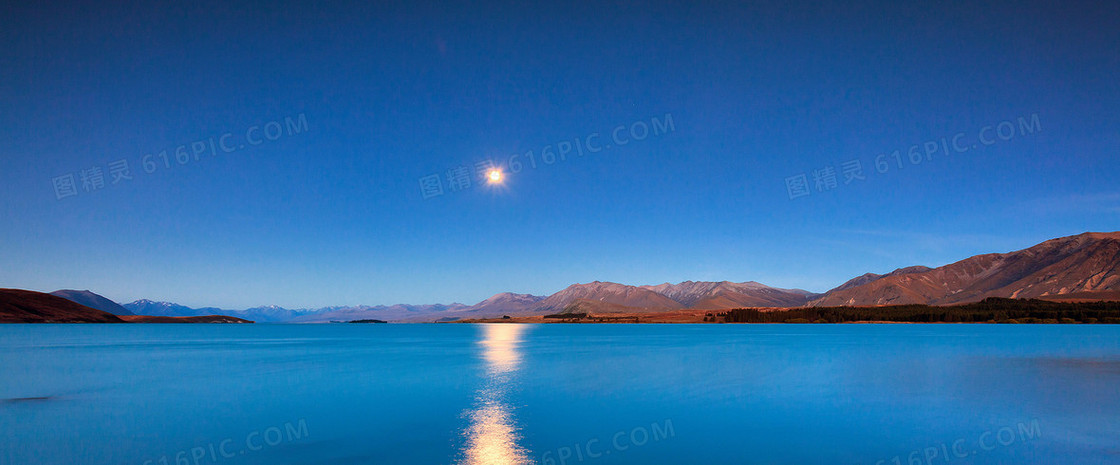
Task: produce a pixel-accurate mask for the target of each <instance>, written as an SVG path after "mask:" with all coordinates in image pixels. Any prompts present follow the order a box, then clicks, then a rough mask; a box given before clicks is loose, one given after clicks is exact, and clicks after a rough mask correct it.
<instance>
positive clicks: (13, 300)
mask: <svg viewBox="0 0 1120 465" xmlns="http://www.w3.org/2000/svg"><path fill="white" fill-rule="evenodd" d="M0 323H124V321H123V320H121V319H120V318H118V317H117V316H116V315H113V314H112V313H109V312H104V311H101V310H97V309H95V308H90V307H87V306H85V305H81V304H79V303H76V302H74V301H72V300H69V299H65V298H62V297H59V296H56V295H51V294H46V293H42V292H35V291H25V290H22V289H0Z"/></svg>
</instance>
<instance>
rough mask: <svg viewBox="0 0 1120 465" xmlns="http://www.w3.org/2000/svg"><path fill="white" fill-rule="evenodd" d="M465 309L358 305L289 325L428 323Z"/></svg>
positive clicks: (326, 311)
mask: <svg viewBox="0 0 1120 465" xmlns="http://www.w3.org/2000/svg"><path fill="white" fill-rule="evenodd" d="M466 308H469V307H467V306H466V305H463V304H451V305H442V304H434V305H404V304H400V305H377V306H373V307H371V306H367V305H359V306H354V307H326V308H321V309H319V310H314V311H311V312H308V313H306V314H302V315H300V316H298V317H295V318H293V319H291V320H288V322H290V323H329V322H332V321H353V320H386V321H416V320H418V319H419V321H428V320H429V319H433V320H434V319H435V318H437V317H434V316H432V315H442V314H447V313H456V312H459V311H462V310H464V309H466Z"/></svg>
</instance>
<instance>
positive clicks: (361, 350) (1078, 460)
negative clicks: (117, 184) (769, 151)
mask: <svg viewBox="0 0 1120 465" xmlns="http://www.w3.org/2000/svg"><path fill="white" fill-rule="evenodd" d="M0 370H2V373H3V375H2V376H0V429H2V430H3V431H4V432H5V434H4V435H3V437H0V463H3V464H67V465H73V464H129V465H145V464H147V465H184V464H190V465H201V464H213V463H221V464H270V465H282V464H382V463H384V464H446V463H466V464H470V463H480V464H481V463H486V464H491V463H493V464H524V463H545V464H550V465H554V464H562V463H563V464H574V463H593V464H623V463H627V464H630V463H641V464H699V463H704V464H755V463H757V464H817V463H820V464H868V465H875V464H876V463H878V464H884V465H885V464H898V465H903V464H906V465H914V464H917V463H921V464H925V465H932V464H937V463H961V464H1010V463H1015V464H1120V396H1118V394H1120V327H1117V326H1104V325H1095V326H1089V325H303V326H297V325H259V324H258V325H0Z"/></svg>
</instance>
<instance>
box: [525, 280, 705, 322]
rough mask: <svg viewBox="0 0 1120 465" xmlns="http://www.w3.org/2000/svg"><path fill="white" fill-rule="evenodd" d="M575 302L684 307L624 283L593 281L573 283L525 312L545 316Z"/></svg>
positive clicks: (651, 309)
mask: <svg viewBox="0 0 1120 465" xmlns="http://www.w3.org/2000/svg"><path fill="white" fill-rule="evenodd" d="M577 300H587V301H593V302H602V303H605V304H613V305H618V306H622V307H632V308H641V309H646V310H647V311H657V310H673V309H678V308H683V307H684V305H681V303H680V302H677V301H675V300H673V299H670V298H668V297H666V296H664V295H661V294H658V293H657V292H654V291H651V290H649V289H643V288H641V287H637V286H628V285H625V284H618V283H610V282H600V281H595V282H592V283H587V284H573V285H571V286H568V288H567V289H564V290H562V291H560V292H557V293H555V294H552V295H551V296H548V298H546V299H544V300H541V301H540V302H538V303H537V304H535V305H533V306H532V307H531V308H530V309H529V310H528V312H531V313H533V314H539V315H545V314H549V313H558V312H562V311H564V309H565V308H567V307H568V305H570V304H572V303H573V302H575V301H577Z"/></svg>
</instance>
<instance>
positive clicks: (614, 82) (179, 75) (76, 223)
mask: <svg viewBox="0 0 1120 465" xmlns="http://www.w3.org/2000/svg"><path fill="white" fill-rule="evenodd" d="M373 3H375V4H366V3H364V2H355V3H352V4H343V3H342V2H337V4H336V3H335V2H332V3H331V4H329V5H312V4H307V3H306V2H291V3H284V2H279V3H265V2H262V3H259V4H258V3H243V2H240V3H238V4H237V5H233V4H229V3H227V2H199V3H197V4H195V5H192V6H184V5H179V4H176V3H170V2H168V3H162V2H138V3H135V4H125V3H118V4H113V5H94V4H83V3H75V4H73V5H64V4H61V3H60V4H55V5H14V4H9V5H5V6H3V7H0V8H2V10H0V40H2V45H3V46H2V47H0V73H2V77H3V79H0V140H3V141H4V144H3V145H2V146H0V151H2V153H0V197H2V199H3V200H2V201H0V215H2V217H3V218H5V221H6V227H4V228H2V229H0V256H2V257H3V258H2V260H0V286H2V287H17V288H27V289H35V290H43V291H51V290H55V289H59V288H78V289H87V288H88V289H91V290H94V291H95V292H98V293H101V294H103V295H105V296H107V297H109V298H111V299H114V300H117V301H131V300H134V299H139V298H150V299H157V300H169V301H175V302H179V303H182V304H185V305H191V306H204V305H211V306H220V307H225V308H244V307H250V306H256V305H267V304H276V305H281V306H285V307H290V308H298V307H318V306H325V305H353V304H392V303H402V302H404V303H436V302H442V303H449V302H464V303H475V302H477V301H480V300H482V299H484V298H486V297H488V296H490V295H492V294H494V293H497V292H501V291H515V292H527V293H535V294H550V293H552V292H555V291H558V290H560V289H562V288H564V287H566V286H567V285H569V284H572V283H575V282H589V281H593V280H604V281H616V282H623V283H628V284H656V283H662V282H679V281H683V280H732V281H747V280H756V281H760V282H763V283H766V284H770V285H774V286H780V287H799V288H804V289H809V290H812V291H825V290H827V289H829V288H831V287H834V286H836V285H838V284H840V283H842V282H843V281H845V280H846V279H848V278H851V277H853V276H856V275H859V274H862V273H865V272H868V271H873V272H880V273H882V272H887V271H890V270H892V269H894V268H897V267H902V266H908V265H915V264H923V265H928V266H939V265H943V264H946V263H951V262H953V261H956V260H959V259H962V258H966V257H968V256H970V255H974V254H978V253H987V252H997V251H1010V250H1016V249H1021V248H1025V247H1028V246H1030V245H1033V244H1035V243H1037V242H1041V241H1043V240H1046V239H1050V238H1053V237H1058V236H1064V235H1070V234H1077V233H1080V232H1084V231H1112V230H1117V229H1120V228H1118V227H1117V224H1118V221H1117V220H1120V185H1118V182H1117V178H1116V176H1117V174H1118V172H1120V168H1118V167H1117V163H1116V160H1117V159H1118V155H1120V154H1118V150H1120V115H1118V114H1117V113H1116V108H1120V85H1117V76H1120V53H1117V50H1120V30H1118V29H1117V28H1116V27H1115V25H1117V24H1120V4H1117V3H1115V2H1101V3H1100V4H1099V5H1093V4H1091V3H1088V2H1085V3H1078V4H1077V5H1067V4H1063V3H1061V2H1005V3H1002V4H995V3H993V4H990V5H985V6H983V7H981V6H976V5H972V4H970V3H967V2H960V3H956V4H946V5H921V6H914V5H909V6H908V5H899V4H896V2H855V3H851V4H849V3H847V2H845V3H835V4H827V5H824V4H820V3H818V2H811V3H809V2H806V3H803V4H793V3H790V2H774V3H752V4H751V5H739V6H735V5H715V4H711V5H691V6H690V5H687V4H683V2H682V4H672V3H657V4H640V3H628V2H608V3H595V4H589V5H583V6H578V5H569V4H565V3H559V2H558V3H555V4H551V5H536V4H532V2H529V3H527V4H523V2H453V3H448V4H444V5H440V6H436V5H428V6H424V5H417V4H414V3H415V2H399V3H391V2H373ZM301 117H302V118H303V119H304V120H305V121H306V127H305V128H304V127H302V126H301V125H300V121H301V120H300V118H301ZM654 118H657V119H659V121H660V122H661V123H663V124H664V123H665V122H666V121H667V120H668V119H671V120H672V125H671V126H669V128H670V129H671V130H666V131H664V132H663V133H662V134H657V135H652V134H651V135H648V136H646V137H644V138H640V137H624V138H623V139H622V140H625V141H627V142H628V143H627V144H625V145H618V144H616V143H612V137H611V132H612V131H613V130H614V128H616V127H618V126H620V125H622V126H624V127H625V128H626V129H624V131H623V132H622V133H621V134H622V135H623V136H627V135H631V136H633V135H634V134H633V133H630V132H629V130H630V129H631V127H632V126H634V124H635V123H639V122H642V123H652V121H653V119H654ZM1020 118H1022V119H1023V120H1024V121H1027V122H1028V123H1030V124H1029V125H1028V126H1029V129H1030V130H1029V131H1025V130H1021V129H1023V128H1022V127H1021V126H1022V125H1021V124H1020V121H1019V119H1020ZM288 120H291V121H292V122H295V123H296V127H295V129H296V130H295V131H288V127H287V125H288ZM1036 121H1037V124H1036V123H1035V122H1036ZM271 122H276V123H277V124H273V125H270V124H269V123H271ZM1003 122H1008V123H1009V124H1010V126H1008V125H1004V127H1000V123H1003ZM1008 127H1011V128H1012V129H1013V131H1011V132H1008V131H1007V129H1008ZM640 128H641V125H639V127H638V129H639V130H640ZM985 128H987V129H985ZM266 130H267V131H269V132H268V133H267V134H266ZM1000 131H1003V132H1000ZM225 134H229V136H227V137H226V138H225V139H224V140H222V136H223V135H225ZM594 134H599V136H598V137H599V138H598V139H595V140H596V141H597V143H599V144H601V145H599V146H601V147H604V148H603V150H601V151H599V152H597V153H594V154H590V153H584V154H583V155H578V154H574V153H573V154H567V155H566V156H565V158H566V159H565V160H563V161H559V160H557V161H555V162H553V163H552V164H546V163H544V161H543V160H537V167H536V168H531V167H530V166H529V165H530V163H529V159H528V157H527V155H526V152H528V151H530V150H532V151H533V152H534V157H535V158H537V157H540V156H541V152H542V151H543V150H544V149H545V147H546V146H547V147H549V148H550V152H553V153H554V152H555V151H556V143H557V142H559V141H574V140H576V139H580V140H586V139H587V138H588V137H589V136H592V135H594ZM958 134H960V135H961V136H960V137H958V138H957V142H958V147H960V148H963V149H966V150H964V151H963V152H958V151H957V150H955V149H954V148H952V140H953V138H954V137H956V136H957V135H958ZM637 135H640V131H639V132H638V133H637ZM1008 135H1010V137H1006V138H1001V137H1000V136H1008ZM269 136H275V137H269ZM211 138H213V139H214V142H212V143H211V142H208V141H209V140H210V139H211ZM639 139H640V140H639ZM942 139H944V140H945V143H944V145H941V144H942V143H941V141H942ZM219 140H221V141H222V142H223V143H224V145H223V144H220V143H219ZM196 141H203V142H201V143H200V144H199V146H200V147H203V149H202V150H200V152H199V153H198V156H197V158H196V157H195V153H194V152H193V149H192V148H191V143H192V142H196ZM254 142H256V144H255V143H254ZM926 142H931V143H932V145H933V146H940V147H941V148H944V149H945V150H941V149H939V151H937V152H936V153H932V154H930V155H929V156H928V157H927V156H926V155H925V153H924V151H923V152H919V153H918V154H917V158H916V161H918V163H917V164H914V163H912V162H911V160H910V159H909V155H908V154H907V152H908V151H909V147H911V146H913V145H916V144H917V145H919V146H922V147H924V143H926ZM982 142H990V144H985V143H982ZM183 145H186V146H187V148H186V149H185V150H184V151H181V153H180V155H179V157H178V158H177V157H176V155H175V151H176V149H177V147H179V146H183ZM606 145H610V147H609V148H606V147H605V146H606ZM974 146H975V147H974ZM223 147H224V148H226V149H229V150H222V148H223ZM895 150H899V151H900V153H899V156H898V159H896V158H894V156H893V155H892V152H894V151H895ZM923 150H924V149H923ZM163 151H167V152H166V156H167V159H166V160H164V159H163V158H160V155H159V153H160V152H163ZM514 154H522V155H521V156H520V157H517V158H514V160H513V161H515V162H518V163H520V164H521V170H520V172H518V173H512V172H508V173H507V177H506V181H505V183H504V184H503V185H502V186H501V187H500V188H495V187H493V186H480V185H478V183H477V181H476V182H473V183H472V186H471V188H469V189H465V190H461V191H452V190H451V189H450V186H449V185H448V181H447V172H448V170H452V169H455V168H456V167H459V166H464V167H468V168H472V169H473V166H474V164H475V163H476V162H479V161H483V160H487V159H489V160H493V161H495V162H496V163H498V164H500V165H502V166H503V167H504V168H505V169H506V170H507V171H509V170H510V169H511V168H512V167H511V166H509V165H510V161H511V160H510V158H511V156H512V155H514ZM146 155H151V157H145V156H146ZM878 155H884V156H883V157H879V160H880V163H878V164H877V163H876V157H877V156H878ZM120 160H127V163H128V166H129V169H130V173H129V174H130V175H131V176H130V177H131V179H124V178H121V179H118V180H117V182H115V183H114V182H113V177H112V175H111V170H112V168H111V165H112V164H114V163H115V162H116V163H119V161H120ZM181 160H185V163H180V161H181ZM853 160H859V163H860V166H861V168H862V172H863V173H862V178H863V179H857V178H853V179H850V180H848V182H845V181H846V180H845V176H844V174H843V172H844V166H846V165H847V166H849V167H850V166H851V165H848V164H849V163H851V162H852V161H853ZM900 161H901V167H899V166H900V165H899V162H900ZM115 166H116V168H120V165H119V164H117V165H115ZM829 167H831V170H832V171H833V172H834V173H835V174H834V175H835V177H836V181H835V187H833V185H832V184H831V183H830V182H829V178H830V176H829V173H828V170H829ZM884 167H885V171H886V172H879V170H880V169H883V168H884ZM94 168H99V169H100V170H101V172H102V173H101V176H102V178H103V182H102V183H100V184H99V183H96V182H95V180H96V178H97V176H96V173H94V172H93V170H94ZM82 171H86V174H87V176H86V178H87V180H88V181H90V184H89V185H88V186H85V185H83V182H82ZM148 171H151V172H148ZM802 174H804V175H805V180H807V181H808V183H809V184H808V185H807V186H806V187H807V188H808V192H809V195H802V196H795V197H794V198H791V194H790V193H791V191H790V190H789V185H787V178H796V177H797V176H799V175H802ZM814 174H817V176H814ZM68 175H72V176H74V185H73V188H74V190H73V191H70V190H66V189H62V190H61V191H60V190H59V189H57V187H58V186H57V185H56V180H58V179H61V180H62V181H59V182H61V183H62V184H61V185H62V186H63V187H66V184H65V179H66V178H65V177H66V176H68ZM431 175H439V176H440V177H441V186H442V187H443V189H444V193H443V194H442V195H437V196H434V197H432V198H428V199H425V198H424V195H423V192H422V190H421V184H420V179H421V178H424V177H426V176H431ZM815 177H816V178H819V179H820V181H821V184H820V185H819V186H818V185H817V183H816V182H815V181H814V178H815ZM87 187H88V190H87ZM818 187H819V189H818ZM60 192H61V193H62V194H73V193H74V192H76V193H77V194H76V195H64V196H63V197H62V198H61V199H60V198H59V196H60ZM794 192H801V191H794ZM801 193H803V192H801Z"/></svg>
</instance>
